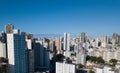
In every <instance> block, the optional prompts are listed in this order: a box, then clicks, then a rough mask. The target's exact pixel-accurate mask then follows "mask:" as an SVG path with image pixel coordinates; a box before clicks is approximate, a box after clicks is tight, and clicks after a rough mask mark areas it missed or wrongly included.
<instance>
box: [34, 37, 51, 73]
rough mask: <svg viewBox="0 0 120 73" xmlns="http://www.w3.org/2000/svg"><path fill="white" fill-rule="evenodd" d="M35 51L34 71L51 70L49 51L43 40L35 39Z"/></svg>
mask: <svg viewBox="0 0 120 73" xmlns="http://www.w3.org/2000/svg"><path fill="white" fill-rule="evenodd" d="M33 50H34V69H35V72H37V71H39V72H41V71H42V70H45V69H48V68H49V63H50V60H49V51H48V49H47V48H45V47H44V46H43V40H40V39H34V42H33Z"/></svg>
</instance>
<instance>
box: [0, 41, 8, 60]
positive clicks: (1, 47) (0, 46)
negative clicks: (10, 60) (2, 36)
mask: <svg viewBox="0 0 120 73" xmlns="http://www.w3.org/2000/svg"><path fill="white" fill-rule="evenodd" d="M0 57H4V58H7V53H6V44H5V43H2V42H0Z"/></svg>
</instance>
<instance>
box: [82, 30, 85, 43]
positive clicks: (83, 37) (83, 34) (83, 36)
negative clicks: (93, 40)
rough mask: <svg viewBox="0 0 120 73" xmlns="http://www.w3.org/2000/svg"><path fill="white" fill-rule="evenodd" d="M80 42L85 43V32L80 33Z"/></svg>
mask: <svg viewBox="0 0 120 73" xmlns="http://www.w3.org/2000/svg"><path fill="white" fill-rule="evenodd" d="M81 41H82V42H85V41H86V36H85V32H82V33H81Z"/></svg>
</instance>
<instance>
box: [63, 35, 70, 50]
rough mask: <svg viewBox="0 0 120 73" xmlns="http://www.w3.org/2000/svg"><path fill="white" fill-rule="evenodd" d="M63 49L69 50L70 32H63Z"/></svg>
mask: <svg viewBox="0 0 120 73" xmlns="http://www.w3.org/2000/svg"><path fill="white" fill-rule="evenodd" d="M64 50H65V51H69V50H70V34H68V33H64Z"/></svg>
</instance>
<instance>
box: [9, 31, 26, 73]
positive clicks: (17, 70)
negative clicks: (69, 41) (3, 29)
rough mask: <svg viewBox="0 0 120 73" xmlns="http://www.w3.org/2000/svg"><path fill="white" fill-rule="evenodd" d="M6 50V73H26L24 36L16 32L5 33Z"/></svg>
mask: <svg viewBox="0 0 120 73" xmlns="http://www.w3.org/2000/svg"><path fill="white" fill-rule="evenodd" d="M7 32H9V31H7ZM7 50H8V51H7V53H8V59H9V60H8V63H9V65H8V72H9V73H27V69H26V66H27V65H26V64H27V63H26V43H25V35H22V34H20V33H17V32H15V33H7Z"/></svg>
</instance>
